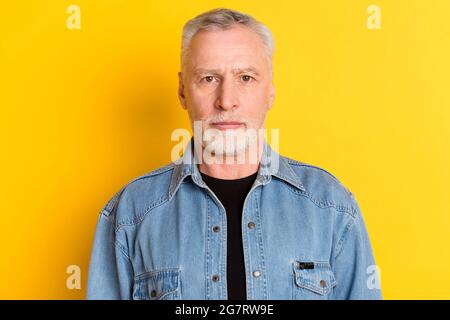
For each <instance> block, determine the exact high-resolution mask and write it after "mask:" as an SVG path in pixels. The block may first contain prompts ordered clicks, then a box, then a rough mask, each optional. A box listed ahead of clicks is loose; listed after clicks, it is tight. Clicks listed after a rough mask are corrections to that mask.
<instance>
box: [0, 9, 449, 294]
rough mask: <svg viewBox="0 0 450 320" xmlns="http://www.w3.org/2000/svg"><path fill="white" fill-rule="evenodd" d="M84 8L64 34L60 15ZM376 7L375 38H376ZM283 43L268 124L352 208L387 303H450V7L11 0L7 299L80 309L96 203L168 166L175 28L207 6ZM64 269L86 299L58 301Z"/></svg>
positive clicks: (1, 263)
mask: <svg viewBox="0 0 450 320" xmlns="http://www.w3.org/2000/svg"><path fill="white" fill-rule="evenodd" d="M71 4H77V5H78V6H79V7H80V9H81V30H69V29H68V28H67V27H66V20H67V18H68V17H69V14H67V13H66V9H67V7H68V6H69V5H71ZM370 4H376V5H378V6H379V7H380V8H381V10H382V17H381V19H382V20H381V27H382V28H381V30H369V29H368V28H367V27H366V20H367V18H368V14H367V13H366V10H367V7H368V6H369V5H370ZM219 6H226V7H230V8H234V9H237V10H241V11H243V12H247V13H250V14H252V15H253V16H255V17H256V18H257V19H260V20H261V21H263V22H265V23H266V24H267V25H268V26H269V27H270V28H271V30H272V31H273V34H274V37H275V43H276V52H275V62H274V63H275V65H274V66H275V85H276V90H277V93H276V99H275V100H276V101H275V105H274V108H273V109H272V111H271V112H270V113H269V117H268V121H267V127H268V128H279V129H280V149H281V150H280V151H281V153H283V154H285V155H287V156H290V157H293V158H296V159H298V160H301V161H304V162H309V163H312V164H315V165H319V166H321V167H323V168H325V169H327V170H329V171H330V172H332V173H333V174H334V175H336V176H337V177H338V178H339V179H340V180H341V181H342V182H343V183H344V184H345V185H346V186H347V187H349V189H350V190H352V191H353V193H354V194H355V195H356V197H357V199H358V201H359V203H360V206H361V209H362V212H363V215H364V218H365V221H366V224H367V228H368V230H369V235H370V239H371V242H372V245H373V248H374V252H375V257H376V261H377V263H378V265H379V266H380V268H381V280H382V289H383V295H384V298H386V299H418V298H423V299H428V298H438V299H441V298H446V299H449V298H450V250H449V249H448V245H449V243H450V215H449V213H450V212H449V211H450V210H449V206H450V205H449V203H448V200H449V196H450V183H449V181H450V169H449V163H450V90H449V84H450V1H448V0H430V1H425V0H422V1H417V0H416V1H412V0H403V1H400V0H395V1H364V0H353V1H350V0H347V1H344V0H343V1H331V0H330V1H317V0H314V1H313V0H310V1H305V0H301V1H300V0H299V1H281V0H277V1H261V0H254V1H242V0H239V1H211V0H205V1H193V0H189V1H178V0H177V1H149V0H147V1H125V0H123V1H106V0H105V1H100V0H98V1H92V0H73V1H56V0H45V1H44V0H42V1H23V2H22V1H20V2H19V1H8V2H6V1H4V2H2V4H1V5H0V17H1V19H0V34H1V37H0V75H1V78H0V79H1V83H0V90H1V93H0V106H1V116H0V130H1V132H0V137H1V138H0V139H1V152H2V153H1V160H0V161H1V165H0V167H1V189H0V194H1V202H0V203H1V224H0V226H1V230H0V246H1V247H0V252H1V256H0V298H4V299H5V298H6V299H9V298H19V299H34V298H38V299H47V298H52V299H83V298H84V297H85V289H86V280H87V270H88V262H89V258H90V250H91V244H92V239H93V235H94V230H95V224H96V222H97V217H98V214H99V211H100V209H101V207H102V206H103V205H104V204H105V203H106V201H107V200H108V199H109V198H110V197H111V196H112V195H113V194H114V193H115V192H116V191H118V190H119V188H120V187H121V186H123V185H124V184H126V183H127V182H128V181H130V180H131V179H133V178H135V177H137V176H139V175H142V174H144V173H146V172H148V171H150V170H152V169H155V168H157V167H159V166H162V165H164V164H166V163H168V162H169V161H170V150H171V147H172V146H173V145H174V144H175V143H174V142H171V141H170V134H171V132H172V131H173V130H174V129H175V128H182V127H184V128H189V122H188V118H187V113H185V112H184V111H183V110H182V109H181V107H180V106H179V102H178V99H177V95H176V93H177V75H176V73H177V71H178V70H179V53H180V52H179V47H180V36H181V28H182V26H183V24H184V22H185V21H187V20H188V19H190V18H192V17H193V16H195V15H197V14H199V13H200V12H203V11H205V10H209V9H211V8H214V7H219ZM68 265H79V266H80V267H81V276H82V277H81V281H82V286H81V289H80V290H69V289H67V288H66V279H67V277H68V274H66V268H67V266H68Z"/></svg>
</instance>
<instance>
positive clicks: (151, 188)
mask: <svg viewBox="0 0 450 320" xmlns="http://www.w3.org/2000/svg"><path fill="white" fill-rule="evenodd" d="M192 150H193V139H192V138H191V141H190V143H189V144H188V146H187V147H186V149H185V152H184V155H183V156H182V158H180V160H179V161H175V162H172V163H170V164H168V165H166V166H164V167H162V168H159V169H157V170H154V171H151V172H149V173H147V174H145V175H143V176H140V177H138V178H136V179H134V180H132V181H130V182H129V183H128V184H127V185H125V186H124V187H123V188H122V189H121V190H119V191H118V192H117V193H116V194H115V195H114V196H113V197H112V198H111V199H110V200H109V201H108V202H107V203H106V205H105V206H104V207H103V208H102V210H101V212H100V214H99V218H98V222H97V229H96V232H95V238H94V243H93V249H92V253H91V260H90V266H89V274H88V288H87V298H88V299H146V300H179V299H201V300H206V299H214V300H221V299H227V281H226V277H227V274H226V270H227V268H226V263H227V257H226V256H227V252H226V249H227V219H226V213H225V209H224V207H223V206H222V204H221V203H220V201H219V200H218V199H217V197H216V196H215V195H214V194H213V193H212V191H211V190H210V189H209V188H208V187H207V185H206V184H205V183H204V182H203V181H202V178H201V175H200V172H199V170H198V167H197V165H196V162H195V160H196V159H197V158H195V152H193V151H192ZM261 159H262V160H261V164H260V166H259V169H258V174H257V178H256V180H255V182H254V184H253V186H252V188H251V190H250V192H249V193H248V195H247V197H246V200H245V202H244V208H243V217H242V235H243V249H244V261H245V272H246V287H247V299H249V300H253V299H258V300H264V299H279V300H290V299H294V300H308V299H381V290H380V289H379V285H377V284H379V278H378V277H377V276H378V272H377V270H378V269H377V268H376V266H375V261H374V256H373V253H372V249H371V245H370V242H369V237H368V234H367V230H366V228H365V225H364V221H363V218H362V215H361V212H360V209H359V207H358V204H357V202H356V200H355V198H354V196H353V194H352V193H351V192H350V191H349V190H348V189H347V188H346V187H345V186H343V185H342V184H341V183H340V182H339V181H338V180H337V179H336V178H335V177H334V176H333V175H331V174H330V173H328V172H327V171H325V170H323V169H321V168H318V167H315V166H312V165H309V164H306V163H302V162H298V161H295V160H292V159H289V158H287V157H283V156H281V155H279V154H278V153H276V152H275V151H274V150H273V149H272V148H271V147H270V146H269V144H268V143H267V142H266V141H264V151H263V154H262V158H261ZM273 159H275V161H274V160H273ZM275 163H276V165H274V164H275ZM217 226H218V227H219V228H217ZM215 227H216V228H215ZM374 284H375V285H374Z"/></svg>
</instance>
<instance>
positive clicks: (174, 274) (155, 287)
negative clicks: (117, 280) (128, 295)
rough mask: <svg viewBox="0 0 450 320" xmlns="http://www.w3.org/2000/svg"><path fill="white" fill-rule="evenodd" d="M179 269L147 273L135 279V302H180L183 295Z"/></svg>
mask: <svg viewBox="0 0 450 320" xmlns="http://www.w3.org/2000/svg"><path fill="white" fill-rule="evenodd" d="M180 291H181V279H180V270H179V269H163V270H155V271H151V272H146V273H143V274H141V275H138V276H136V277H135V279H134V287H133V299H134V300H179V299H180V295H181V292H180Z"/></svg>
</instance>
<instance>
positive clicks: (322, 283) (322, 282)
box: [320, 280, 327, 288]
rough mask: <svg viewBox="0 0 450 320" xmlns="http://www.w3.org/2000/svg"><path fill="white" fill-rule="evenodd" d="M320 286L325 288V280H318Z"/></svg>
mask: <svg viewBox="0 0 450 320" xmlns="http://www.w3.org/2000/svg"><path fill="white" fill-rule="evenodd" d="M320 286H321V287H322V288H325V287H326V286H327V282H326V281H325V280H320Z"/></svg>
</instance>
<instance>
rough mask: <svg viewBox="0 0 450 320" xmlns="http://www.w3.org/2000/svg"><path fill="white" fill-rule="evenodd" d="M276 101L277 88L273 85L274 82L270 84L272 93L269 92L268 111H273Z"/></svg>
mask: <svg viewBox="0 0 450 320" xmlns="http://www.w3.org/2000/svg"><path fill="white" fill-rule="evenodd" d="M274 100H275V86H274V85H273V82H272V83H271V84H270V92H269V108H268V110H270V109H272V105H273V101H274Z"/></svg>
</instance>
